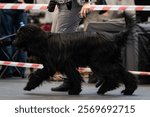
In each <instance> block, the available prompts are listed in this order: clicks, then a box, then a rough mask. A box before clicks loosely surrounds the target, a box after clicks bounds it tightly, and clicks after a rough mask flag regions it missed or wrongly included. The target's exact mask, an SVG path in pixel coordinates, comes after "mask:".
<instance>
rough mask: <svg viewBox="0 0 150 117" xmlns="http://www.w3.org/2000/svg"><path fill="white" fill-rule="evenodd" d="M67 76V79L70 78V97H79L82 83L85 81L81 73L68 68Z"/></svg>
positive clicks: (66, 70)
mask: <svg viewBox="0 0 150 117" xmlns="http://www.w3.org/2000/svg"><path fill="white" fill-rule="evenodd" d="M65 74H66V76H67V78H69V83H70V87H69V91H68V94H69V95H79V94H80V92H81V91H82V89H81V82H82V81H83V79H82V77H81V75H80V73H79V72H78V71H77V69H76V68H75V67H72V66H66V69H65Z"/></svg>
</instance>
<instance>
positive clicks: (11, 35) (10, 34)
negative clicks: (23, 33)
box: [0, 33, 16, 41]
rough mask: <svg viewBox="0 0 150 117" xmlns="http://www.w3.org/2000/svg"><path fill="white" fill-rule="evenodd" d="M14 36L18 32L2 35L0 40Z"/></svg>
mask: <svg viewBox="0 0 150 117" xmlns="http://www.w3.org/2000/svg"><path fill="white" fill-rule="evenodd" d="M14 36H16V33H14V34H10V35H7V36H4V37H1V38H0V41H2V40H4V39H7V38H10V37H14Z"/></svg>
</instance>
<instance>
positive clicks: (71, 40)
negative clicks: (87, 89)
mask: <svg viewBox="0 0 150 117" xmlns="http://www.w3.org/2000/svg"><path fill="white" fill-rule="evenodd" d="M133 28H134V26H132V24H131V25H130V26H129V27H128V29H126V30H125V31H123V32H120V33H118V34H110V33H107V32H74V33H67V34H53V33H46V32H44V31H43V30H42V29H40V28H39V27H37V26H34V25H27V26H24V27H22V28H21V29H20V30H19V31H18V32H17V38H16V40H15V41H14V44H15V45H16V46H17V47H18V48H20V49H25V50H27V51H28V52H30V54H31V55H32V56H34V57H36V58H37V59H38V60H40V63H41V64H43V65H44V68H43V69H38V70H37V71H35V72H33V73H31V74H30V76H29V81H28V83H27V85H26V87H25V88H24V90H28V91H30V90H32V89H35V88H36V87H37V86H39V85H40V84H41V83H42V82H43V81H44V80H47V79H49V76H53V75H54V74H55V72H56V71H60V72H61V73H65V74H66V75H67V77H68V78H69V81H70V86H71V87H70V88H69V91H68V93H69V94H71V95H75V94H79V93H80V92H81V82H82V77H81V75H80V73H79V72H78V70H77V68H78V67H86V66H89V67H90V68H91V69H92V72H93V73H94V75H95V76H97V77H98V78H99V84H98V85H97V86H100V88H99V89H98V92H97V93H98V94H104V93H106V92H107V91H110V90H113V89H116V88H117V87H119V83H123V84H124V85H125V89H124V90H123V91H122V93H123V94H124V95H132V94H133V92H134V91H135V90H136V88H137V80H136V78H135V77H134V76H133V75H132V74H131V73H129V72H128V71H126V69H125V68H124V67H123V66H122V59H121V48H122V47H124V46H125V45H126V44H127V36H128V35H129V33H130V32H131V30H132V29H133Z"/></svg>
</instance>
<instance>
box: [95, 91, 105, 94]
mask: <svg viewBox="0 0 150 117" xmlns="http://www.w3.org/2000/svg"><path fill="white" fill-rule="evenodd" d="M97 94H98V95H104V94H105V92H104V91H97Z"/></svg>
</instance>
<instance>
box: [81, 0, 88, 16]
mask: <svg viewBox="0 0 150 117" xmlns="http://www.w3.org/2000/svg"><path fill="white" fill-rule="evenodd" d="M89 12H90V3H89V2H88V3H84V5H83V6H82V8H81V11H80V16H81V17H82V18H83V17H86V16H87V14H88V13H89Z"/></svg>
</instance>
